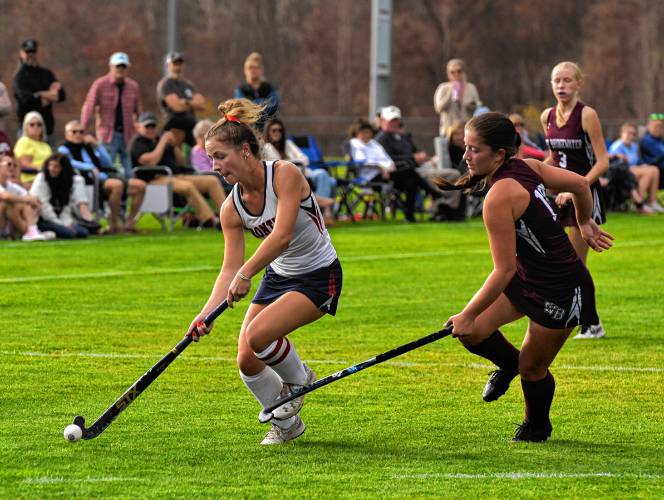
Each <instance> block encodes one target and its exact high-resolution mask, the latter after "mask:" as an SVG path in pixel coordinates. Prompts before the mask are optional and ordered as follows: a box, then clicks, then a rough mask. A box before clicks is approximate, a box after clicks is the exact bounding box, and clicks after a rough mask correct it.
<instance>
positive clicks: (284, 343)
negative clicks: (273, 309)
mask: <svg viewBox="0 0 664 500" xmlns="http://www.w3.org/2000/svg"><path fill="white" fill-rule="evenodd" d="M255 354H256V357H257V358H258V359H260V360H261V361H262V362H263V363H265V364H266V365H268V366H269V367H271V368H272V369H273V370H274V371H275V372H277V373H278V374H279V376H280V377H281V379H282V380H283V381H284V382H285V383H287V384H297V385H304V384H305V383H306V382H307V374H306V372H305V371H304V365H303V364H302V360H301V359H300V356H298V355H297V351H296V350H295V346H294V345H293V344H292V343H291V342H290V341H289V340H288V339H287V338H286V337H283V338H280V339H277V340H275V341H274V342H272V343H271V344H270V345H269V346H268V347H267V349H265V350H264V351H263V352H257V353H255Z"/></svg>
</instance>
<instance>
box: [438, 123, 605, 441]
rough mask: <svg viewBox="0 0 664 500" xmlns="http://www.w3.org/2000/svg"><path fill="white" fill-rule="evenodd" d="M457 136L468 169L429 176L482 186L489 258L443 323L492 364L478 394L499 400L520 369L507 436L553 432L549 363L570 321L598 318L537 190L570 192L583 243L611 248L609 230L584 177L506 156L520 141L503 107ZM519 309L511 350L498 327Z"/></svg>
mask: <svg viewBox="0 0 664 500" xmlns="http://www.w3.org/2000/svg"><path fill="white" fill-rule="evenodd" d="M464 142H465V146H466V151H465V153H464V159H465V160H466V162H467V163H468V173H466V174H465V175H464V176H463V177H462V178H460V179H459V180H458V181H457V183H456V184H455V185H450V184H448V183H446V182H445V181H443V180H440V181H439V183H438V184H439V185H440V187H441V188H443V189H465V188H472V187H474V186H479V185H482V184H488V185H489V186H490V188H489V191H488V193H487V195H486V198H485V201H484V210H483V217H484V223H485V226H486V228H487V231H488V233H489V244H490V248H491V255H492V257H493V264H494V267H493V271H491V273H490V274H489V276H488V278H487V279H486V281H485V282H484V284H483V285H482V287H481V288H480V289H479V290H478V291H477V292H476V293H475V295H474V296H473V298H472V299H471V300H470V302H468V304H467V305H466V306H465V307H464V309H463V311H461V312H460V313H458V314H455V315H454V316H452V317H450V318H449V320H448V323H451V324H452V325H453V326H454V330H453V335H454V336H455V337H457V338H459V340H460V341H461V342H462V344H463V345H464V347H466V349H468V350H469V351H470V352H472V353H474V354H477V355H479V356H482V357H484V358H486V359H488V360H490V361H492V362H493V363H495V364H496V365H498V367H499V369H498V370H496V371H495V372H494V373H493V374H492V376H491V378H490V379H489V382H488V383H487V385H486V387H485V389H484V399H485V401H494V400H496V399H498V398H499V397H500V396H501V395H502V394H504V393H505V392H506V391H507V389H508V387H509V384H510V382H511V381H512V379H513V378H514V377H516V375H520V377H521V386H522V389H523V394H524V398H525V403H526V411H525V419H524V421H523V423H522V424H521V425H520V426H519V428H518V430H517V432H516V435H515V436H514V441H544V440H546V439H547V438H548V437H549V436H550V435H551V432H552V426H551V422H550V420H549V409H550V407H551V402H552V400H553V394H554V389H555V383H554V379H553V375H551V372H550V371H549V366H550V365H551V363H552V362H553V360H554V358H555V357H556V355H557V354H558V351H560V349H561V347H562V346H563V344H564V343H565V340H566V339H567V337H568V336H569V334H570V333H571V331H572V330H573V329H574V328H575V327H576V326H577V325H578V324H580V323H583V322H588V321H590V322H592V321H596V320H597V312H596V311H595V293H594V292H595V290H594V286H593V281H592V278H591V276H590V274H589V273H588V270H587V269H586V267H585V265H584V263H583V262H582V261H581V259H580V258H579V256H578V255H577V253H576V252H575V250H574V248H573V247H572V244H571V243H570V240H569V238H568V237H567V235H566V234H565V231H564V229H563V226H562V224H561V223H560V220H559V217H558V213H557V211H556V210H555V207H554V206H552V204H551V203H550V202H549V200H548V198H547V197H546V195H545V189H551V190H554V191H556V192H559V193H569V196H570V197H571V198H572V200H573V202H574V208H575V212H576V222H577V227H578V230H579V233H580V235H581V237H582V238H583V240H584V241H585V242H586V243H587V244H588V245H589V246H590V247H591V248H592V249H594V250H596V251H598V252H601V251H602V250H605V249H608V248H610V247H611V245H612V243H611V240H612V239H613V238H612V236H611V235H609V234H608V233H606V232H604V231H602V230H601V229H600V228H599V226H598V225H597V223H596V222H595V221H594V220H593V219H592V195H591V191H590V189H589V187H588V180H587V179H586V178H585V177H583V176H581V175H578V174H575V173H573V172H570V171H566V170H563V169H560V168H555V167H552V166H549V165H546V164H544V163H542V162H540V161H537V160H519V159H516V158H514V156H515V155H516V154H517V151H518V149H519V145H520V142H521V140H520V138H519V134H518V133H517V131H516V129H515V128H514V125H513V124H512V122H511V121H510V120H509V118H507V116H505V115H503V114H500V113H486V114H483V115H480V116H477V117H475V118H472V119H471V120H470V121H469V122H468V124H467V125H466V128H465V135H464ZM523 316H527V317H528V320H529V321H528V329H527V331H526V337H525V339H524V341H523V344H522V346H521V350H520V351H519V350H518V349H516V348H515V347H514V346H513V345H512V344H511V343H510V342H509V341H508V340H507V339H506V338H505V337H504V336H503V335H502V334H501V333H500V331H499V330H498V328H500V327H501V326H502V325H505V324H507V323H511V322H513V321H515V320H517V319H519V318H522V317H523Z"/></svg>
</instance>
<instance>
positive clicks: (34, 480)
mask: <svg viewBox="0 0 664 500" xmlns="http://www.w3.org/2000/svg"><path fill="white" fill-rule="evenodd" d="M113 481H121V482H125V481H145V479H142V478H139V477H113V476H111V477H88V478H83V479H70V478H65V477H47V476H45V477H28V478H26V479H24V480H23V483H26V484H63V483H65V484H66V483H108V482H113Z"/></svg>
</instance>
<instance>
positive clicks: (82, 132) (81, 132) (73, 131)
mask: <svg viewBox="0 0 664 500" xmlns="http://www.w3.org/2000/svg"><path fill="white" fill-rule="evenodd" d="M70 132H71V133H72V134H84V133H85V130H70Z"/></svg>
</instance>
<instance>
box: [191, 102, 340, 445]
mask: <svg viewBox="0 0 664 500" xmlns="http://www.w3.org/2000/svg"><path fill="white" fill-rule="evenodd" d="M218 109H219V111H220V113H221V119H220V120H219V121H217V123H216V124H215V125H214V126H213V127H212V128H211V129H210V131H209V132H208V133H207V136H206V140H205V150H206V152H207V154H208V155H209V156H210V158H211V159H212V167H213V170H214V171H215V172H217V173H218V174H221V175H222V176H223V177H224V179H225V180H226V181H227V182H228V183H229V184H231V185H233V191H232V196H229V197H228V198H227V199H226V201H225V202H224V204H223V206H222V207H221V217H220V218H221V225H222V229H223V234H224V242H225V243H224V260H223V264H222V267H221V272H220V273H219V276H218V277H217V280H216V282H215V284H214V288H213V290H212V293H211V294H210V298H209V300H208V301H207V303H206V304H205V306H204V307H203V309H202V310H201V312H200V314H199V315H198V316H196V318H195V319H194V321H192V323H191V326H190V327H189V332H188V334H189V335H192V336H193V338H194V340H198V337H199V335H204V334H206V333H209V329H208V328H206V327H205V325H204V324H203V323H202V320H203V318H204V317H205V315H206V314H207V313H208V312H209V311H211V310H212V309H214V307H215V306H216V305H217V304H218V303H220V302H221V301H222V300H224V299H227V300H228V303H229V305H230V306H231V307H232V306H233V304H234V303H235V302H237V301H239V300H241V299H242V298H244V297H245V296H246V295H247V294H248V293H249V291H250V289H251V281H252V278H253V277H254V276H255V275H257V274H258V273H260V272H261V271H262V270H263V269H266V272H265V276H264V277H263V279H262V281H261V282H260V285H259V286H258V289H257V291H256V293H255V295H254V298H253V300H252V302H251V305H250V306H249V309H248V310H247V314H246V316H245V318H244V321H243V323H242V327H241V329H240V336H239V339H238V355H237V362H238V366H239V368H240V377H241V378H242V381H243V382H244V384H245V385H246V386H247V388H248V389H249V391H251V393H252V394H253V395H254V396H255V397H256V399H257V400H258V402H259V403H260V404H261V405H262V406H263V408H265V407H267V406H269V405H270V404H272V403H273V402H274V401H275V400H276V399H277V398H279V397H280V396H284V395H288V394H290V392H291V391H292V390H294V389H296V388H298V387H300V386H303V385H306V384H311V383H313V382H314V381H315V380H316V375H315V374H314V372H313V371H312V370H311V369H310V368H309V367H308V366H307V365H305V364H304V363H303V362H302V360H301V359H300V357H299V356H298V354H297V351H296V350H295V346H294V345H293V344H292V342H291V341H290V340H289V339H288V338H287V335H288V334H289V333H291V332H293V331H295V330H296V329H297V328H299V327H301V326H303V325H306V324H308V323H312V322H314V321H316V320H318V319H320V318H322V317H323V316H324V315H325V314H331V315H334V314H335V313H336V309H337V302H338V300H339V295H340V293H341V284H342V271H341V265H340V264H339V260H338V259H337V254H336V251H335V250H334V247H333V246H332V243H331V241H330V236H329V234H328V233H327V230H326V229H325V224H323V216H322V214H321V211H320V209H319V207H318V205H317V204H316V200H315V198H314V196H313V194H312V192H311V188H310V187H309V184H308V183H307V180H306V179H305V178H304V176H303V175H302V173H301V172H300V169H298V168H297V167H296V166H295V165H293V164H292V163H290V162H287V161H276V162H263V161H261V160H260V156H259V155H260V144H259V139H258V136H257V134H256V132H255V129H254V127H253V124H255V123H256V122H257V121H258V120H259V118H260V116H261V112H262V107H260V106H257V105H255V104H253V103H252V102H251V101H249V100H247V99H231V100H228V101H225V102H224V103H222V104H221V105H219V108H218ZM245 230H248V231H249V232H251V233H252V234H253V235H254V236H256V237H257V238H260V239H262V240H263V241H262V242H261V244H260V245H259V246H258V248H257V249H256V251H255V252H254V253H253V255H251V256H250V257H249V259H247V260H246V262H245V260H244V259H245V243H244V233H245ZM302 403H303V397H302V398H297V399H295V400H293V401H292V402H290V403H286V404H285V405H283V406H281V407H280V408H278V409H277V410H276V411H274V419H273V420H272V422H271V424H272V427H271V429H270V431H269V432H268V433H267V435H266V436H265V438H264V439H263V441H262V443H261V444H266V445H269V444H282V443H286V442H287V441H290V440H292V439H295V438H296V437H298V436H300V435H301V434H302V433H303V432H304V430H305V425H304V422H302V419H301V418H300V416H299V411H300V408H301V407H302Z"/></svg>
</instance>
